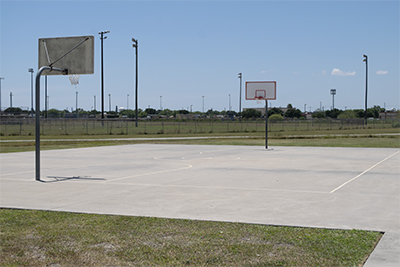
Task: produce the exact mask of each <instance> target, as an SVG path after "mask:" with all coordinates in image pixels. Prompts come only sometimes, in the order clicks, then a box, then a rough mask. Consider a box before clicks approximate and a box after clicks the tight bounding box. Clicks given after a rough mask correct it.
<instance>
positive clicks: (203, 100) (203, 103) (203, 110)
mask: <svg viewBox="0 0 400 267" xmlns="http://www.w3.org/2000/svg"><path fill="white" fill-rule="evenodd" d="M203 113H204V95H203Z"/></svg>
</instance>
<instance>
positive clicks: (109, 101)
mask: <svg viewBox="0 0 400 267" xmlns="http://www.w3.org/2000/svg"><path fill="white" fill-rule="evenodd" d="M108 111H109V112H111V94H108Z"/></svg>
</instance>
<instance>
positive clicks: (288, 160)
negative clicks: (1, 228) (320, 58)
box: [0, 144, 400, 266]
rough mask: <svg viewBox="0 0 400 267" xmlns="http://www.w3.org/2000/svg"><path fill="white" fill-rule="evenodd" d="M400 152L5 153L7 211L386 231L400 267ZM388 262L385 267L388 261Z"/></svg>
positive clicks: (140, 148) (183, 148) (391, 257)
mask: <svg viewBox="0 0 400 267" xmlns="http://www.w3.org/2000/svg"><path fill="white" fill-rule="evenodd" d="M399 152H400V151H399V150H398V149H388V148H374V149H370V148H320V147H315V148H311V147H273V148H271V149H270V150H266V149H265V148H264V147H254V146H197V145H154V144H138V145H124V146H110V147H95V148H81V149H66V150H52V151H42V152H41V159H42V160H41V162H42V166H41V178H40V181H36V180H35V168H34V166H35V162H34V160H35V154H34V152H21V153H8V154H0V159H1V180H0V181H1V188H0V190H1V191H0V193H1V198H0V206H1V207H7V208H23V209H40V210H54V211H69V212H85V213H100V214H121V215H131V216H156V217H166V218H185V219H198V220H216V221H235V222H246V223H260V224H273V225H291V226H304V227H324V228H340V229H363V230H373V231H382V232H385V235H384V238H383V239H382V241H381V242H380V244H379V245H378V248H377V249H376V250H375V252H374V253H373V255H372V256H371V258H370V259H369V261H368V262H367V265H366V266H391V265H390V264H393V266H395V265H398V263H399V262H400V260H399V256H398V255H400V253H399V252H400V245H399V237H400V212H399V211H400V196H399V192H400V186H399V185H400V180H399V174H400V169H399V162H400V153H399ZM382 263H385V264H384V265H382Z"/></svg>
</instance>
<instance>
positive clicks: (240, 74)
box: [238, 73, 242, 116]
mask: <svg viewBox="0 0 400 267" xmlns="http://www.w3.org/2000/svg"><path fill="white" fill-rule="evenodd" d="M238 75H239V79H240V91H239V116H242V73H239V74H238Z"/></svg>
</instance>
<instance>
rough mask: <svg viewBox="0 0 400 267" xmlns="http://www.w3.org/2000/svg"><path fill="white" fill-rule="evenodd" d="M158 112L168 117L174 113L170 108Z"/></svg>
mask: <svg viewBox="0 0 400 267" xmlns="http://www.w3.org/2000/svg"><path fill="white" fill-rule="evenodd" d="M159 114H160V115H164V116H168V117H170V116H173V115H174V112H173V111H172V110H170V109H167V108H166V109H163V110H161V111H160V113H159Z"/></svg>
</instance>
